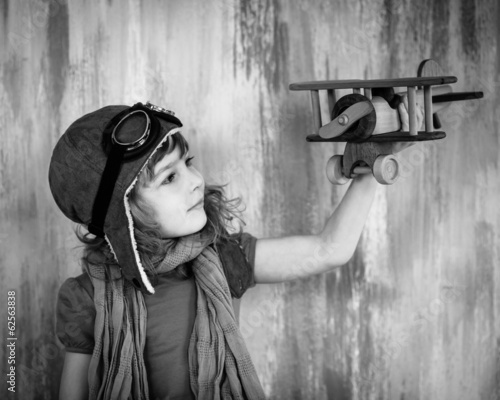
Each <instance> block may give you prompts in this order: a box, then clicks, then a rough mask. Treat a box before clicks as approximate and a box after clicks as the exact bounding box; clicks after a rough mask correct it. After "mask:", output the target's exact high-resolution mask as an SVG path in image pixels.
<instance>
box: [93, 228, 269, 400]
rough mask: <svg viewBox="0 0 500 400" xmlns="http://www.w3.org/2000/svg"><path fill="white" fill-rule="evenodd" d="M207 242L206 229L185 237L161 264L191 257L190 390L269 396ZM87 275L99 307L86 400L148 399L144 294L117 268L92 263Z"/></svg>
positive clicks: (217, 395)
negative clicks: (194, 300)
mask: <svg viewBox="0 0 500 400" xmlns="http://www.w3.org/2000/svg"><path fill="white" fill-rule="evenodd" d="M206 243H207V237H206V235H205V234H204V231H201V232H198V233H195V234H192V235H188V236H185V237H183V238H181V239H179V241H178V242H177V244H176V246H175V247H174V248H173V249H171V250H170V251H169V253H168V254H167V256H166V257H165V259H164V260H163V261H162V262H161V264H160V265H159V266H158V267H157V268H156V271H157V272H158V273H164V272H168V271H171V270H173V269H174V268H176V267H177V266H178V265H181V264H183V263H185V262H188V261H191V260H194V261H193V272H194V277H195V281H196V292H197V313H196V319H195V322H194V328H193V332H192V334H191V338H190V343H189V352H188V360H189V374H190V384H191V390H192V391H193V393H194V394H195V397H196V398H197V399H249V400H252V399H264V398H265V397H264V392H263V389H262V387H261V385H260V382H259V379H258V377H257V374H256V371H255V367H254V365H253V363H252V360H251V359H250V355H249V353H248V350H247V348H246V346H245V342H244V340H243V337H242V336H241V333H240V330H239V328H238V325H237V322H236V320H235V316H234V311H233V307H232V303H231V294H230V291H229V287H228V284H227V280H226V278H225V275H224V271H223V269H222V265H221V261H220V258H219V256H218V254H217V253H216V251H215V250H214V249H213V248H212V247H211V246H208V245H207V244H206ZM88 273H89V275H90V278H91V280H92V283H93V285H94V303H95V307H96V319H95V328H94V336H95V347H94V352H93V354H92V359H91V362H90V366H89V389H90V392H89V399H91V400H100V399H120V400H128V399H134V400H138V399H140V400H147V399H149V390H148V381H147V372H146V368H145V364H144V357H143V354H144V347H145V342H146V322H147V315H146V312H147V310H146V303H145V301H144V297H143V294H142V292H140V291H139V290H137V289H135V287H134V286H133V285H132V284H131V283H130V282H129V281H128V280H126V279H124V278H123V277H122V275H121V271H120V269H119V267H118V266H117V265H115V266H110V265H107V266H104V265H91V264H90V265H89V266H88ZM166 306H168V305H166Z"/></svg>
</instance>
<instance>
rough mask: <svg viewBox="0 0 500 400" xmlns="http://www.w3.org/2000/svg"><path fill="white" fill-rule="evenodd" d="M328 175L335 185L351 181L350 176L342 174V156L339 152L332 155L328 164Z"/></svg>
mask: <svg viewBox="0 0 500 400" xmlns="http://www.w3.org/2000/svg"><path fill="white" fill-rule="evenodd" d="M326 176H327V177H328V180H329V181H330V182H331V183H333V184H334V185H345V184H346V183H347V182H349V178H346V177H345V176H344V175H343V174H342V156H340V155H338V154H337V155H335V156H333V157H330V159H329V160H328V163H327V164H326Z"/></svg>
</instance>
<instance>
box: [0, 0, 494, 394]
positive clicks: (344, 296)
mask: <svg viewBox="0 0 500 400" xmlns="http://www.w3.org/2000/svg"><path fill="white" fill-rule="evenodd" d="M499 26H500V6H499V4H498V1H495V0H475V1H474V0H457V1H455V0H442V1H441V0H440V1H431V0H423V1H419V2H416V1H409V0H404V1H392V0H380V1H368V0H349V1H348V0H331V1H305V0H292V1H285V0H267V1H266V0H260V1H243V0H241V1H219V0H211V1H188V0H184V1H182V2H181V1H136V0H129V1H117V0H114V1H111V0H110V1H106V2H104V1H98V0H87V1H83V0H82V1H77V0H71V1H68V2H65V1H64V0H57V1H56V0H52V1H26V0H22V1H21V0H16V1H13V0H10V1H9V0H1V1H0V57H1V64H0V100H1V105H2V107H1V108H0V129H1V132H0V139H1V142H0V199H1V203H0V221H1V222H0V243H1V245H0V246H1V247H0V265H1V271H0V274H1V275H0V287H1V294H2V297H3V299H1V300H2V301H1V304H4V305H3V306H1V307H0V322H1V323H0V327H1V328H0V329H1V331H2V334H1V336H2V338H3V339H2V346H1V351H0V360H1V361H0V363H1V366H2V369H1V370H2V378H1V381H2V389H1V390H2V391H1V393H0V397H1V398H6V397H4V396H5V393H8V392H6V389H5V388H4V385H5V377H6V375H5V373H6V371H7V354H6V352H5V349H6V347H5V344H6V342H7V340H6V337H7V314H6V303H7V291H8V290H15V291H16V299H17V314H16V315H17V319H16V334H17V337H18V341H17V350H16V368H17V369H16V371H17V387H16V389H17V392H16V396H13V398H14V397H15V398H19V399H21V398H22V399H23V400H30V399H54V398H56V397H57V392H58V383H59V379H60V373H61V367H62V362H63V357H64V351H63V350H61V349H60V348H59V347H58V346H57V343H56V338H55V336H54V318H55V317H54V307H55V300H56V295H57V290H58V288H59V286H60V285H61V283H62V282H63V281H64V280H65V279H66V278H67V277H69V276H74V275H76V274H78V273H79V272H80V267H79V265H78V254H79V251H80V250H79V249H78V248H77V247H76V246H77V245H78V243H77V241H76V239H75V236H74V233H73V229H74V227H73V225H72V224H71V223H69V222H68V220H66V219H65V217H64V216H63V215H62V214H61V213H60V212H59V210H58V209H57V208H56V206H55V204H54V202H53V199H52V196H51V194H50V191H49V187H48V181H47V168H48V164H49V159H50V155H51V152H52V149H53V147H54V145H55V143H56V141H57V139H58V138H59V137H60V135H61V134H62V132H63V131H64V130H65V128H66V127H67V126H68V125H69V124H70V123H71V122H72V121H73V120H75V119H76V118H77V117H79V116H81V115H82V114H84V113H86V112H89V111H92V110H95V109H96V108H98V107H101V106H104V105H107V104H117V103H118V104H133V103H134V102H136V101H146V100H151V101H152V102H153V103H156V104H160V105H162V106H165V107H167V108H170V109H173V110H175V111H176V113H177V115H178V116H180V118H181V119H182V121H183V122H184V125H185V128H184V133H185V135H186V137H187V138H188V140H189V141H190V143H191V146H192V147H193V153H194V154H195V156H196V159H195V162H196V165H197V166H198V167H199V168H200V170H201V171H202V172H203V173H204V175H205V177H206V180H207V181H209V182H218V183H223V182H230V184H229V186H228V193H229V195H230V196H242V198H243V200H244V203H245V205H246V207H247V208H246V212H245V214H244V217H245V219H246V221H247V226H246V227H245V229H246V230H247V231H248V232H250V233H252V234H254V235H255V236H257V237H274V236H282V235H292V234H309V233H317V232H319V231H320V230H321V229H322V228H323V225H324V222H325V220H326V218H327V217H328V216H329V215H330V214H331V212H332V210H333V209H334V208H335V206H336V205H337V204H338V202H339V201H340V199H341V197H342V194H343V193H344V191H345V190H346V187H336V186H332V185H331V184H330V183H329V182H328V180H327V178H326V176H325V165H326V161H327V160H328V158H329V157H330V156H331V155H333V154H335V153H336V152H339V151H341V150H342V147H343V145H340V144H318V143H314V144H313V143H307V142H306V141H305V136H306V134H308V133H311V129H312V117H311V109H310V104H309V96H308V94H307V93H306V92H290V91H289V90H288V85H289V84H290V83H292V82H297V81H303V80H314V79H347V78H389V77H403V76H414V75H415V74H416V68H417V65H418V63H419V62H420V61H421V60H422V59H424V58H429V57H432V58H435V59H436V60H438V61H439V62H440V64H441V65H442V67H443V69H444V70H445V72H446V73H447V74H450V75H455V76H457V77H458V83H457V84H456V85H455V90H482V91H484V94H485V96H484V99H482V100H480V101H477V100H475V101H471V102H467V103H466V102H463V103H456V104H454V105H453V106H452V107H450V108H448V109H447V110H446V112H443V113H442V115H441V120H442V122H443V126H444V130H445V131H446V132H447V133H448V138H447V139H446V140H444V141H439V142H435V143H426V144H422V145H419V146H418V148H413V149H412V151H408V153H407V154H406V155H405V156H404V157H403V158H404V171H403V172H404V174H403V175H404V176H403V178H402V179H401V180H400V181H399V182H397V184H395V185H393V186H390V187H382V186H381V187H380V190H379V192H378V195H377V197H376V200H375V203H374V206H373V208H372V211H371V214H370V216H369V219H368V221H367V224H366V228H365V231H364V234H363V237H362V240H361V242H360V244H359V247H358V250H357V252H356V255H355V256H354V258H353V259H352V261H351V262H349V264H347V265H345V266H344V267H342V268H339V269H338V270H336V271H334V272H331V273H328V274H324V275H320V276H315V277H312V278H310V279H306V280H302V281H294V282H290V283H285V284H278V285H264V286H258V287H256V288H254V289H252V290H251V291H250V292H249V293H248V295H247V296H246V298H245V300H244V302H243V309H242V320H241V325H242V331H243V333H244V335H245V337H246V338H247V342H248V346H249V348H250V350H251V353H252V356H253V359H254V361H255V364H256V367H257V370H258V374H259V377H260V378H261V381H262V383H263V385H264V388H265V391H266V393H267V395H268V396H269V398H273V399H488V400H489V399H499V398H500V387H499V383H498V382H499V381H500V311H499V310H500V294H499V293H500V272H499V267H498V266H499V261H500V259H499V258H500V256H499V251H498V243H499V234H500V213H499V211H498V207H499V206H498V202H499V178H500V171H499V166H498V162H499V149H500V147H499V143H498V129H499V127H498V115H499V112H500V109H499V105H498V90H499V88H500V77H499V66H500V53H499V51H498V43H499V38H500V28H499ZM202 150H203V151H202ZM403 154H404V153H403ZM9 398H10V397H9Z"/></svg>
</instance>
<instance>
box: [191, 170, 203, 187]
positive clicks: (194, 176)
mask: <svg viewBox="0 0 500 400" xmlns="http://www.w3.org/2000/svg"><path fill="white" fill-rule="evenodd" d="M203 182H204V180H203V176H202V175H201V174H200V173H199V172H198V171H196V170H193V171H191V189H192V190H195V189H196V188H198V187H201V186H202V185H203Z"/></svg>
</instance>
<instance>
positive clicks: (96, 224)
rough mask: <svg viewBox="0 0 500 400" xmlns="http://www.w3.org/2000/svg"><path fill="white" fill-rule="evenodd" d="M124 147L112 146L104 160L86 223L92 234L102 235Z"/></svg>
mask: <svg viewBox="0 0 500 400" xmlns="http://www.w3.org/2000/svg"><path fill="white" fill-rule="evenodd" d="M123 154H124V149H123V148H122V147H120V146H113V147H112V148H111V151H110V153H109V156H108V159H107V161H106V166H105V167H104V171H103V173H102V177H101V182H100V183H99V189H98V190H97V195H96V197H95V199H94V205H93V207H92V220H91V222H90V224H89V225H88V230H89V232H90V233H92V234H93V235H96V236H98V237H104V220H105V219H106V214H107V212H108V208H109V204H110V203H111V197H112V195H113V191H114V189H115V184H116V181H117V178H118V174H119V173H120V169H121V166H122V160H123Z"/></svg>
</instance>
